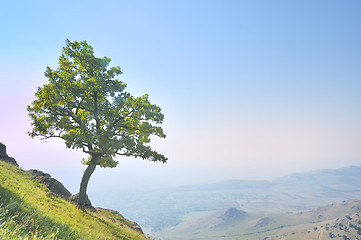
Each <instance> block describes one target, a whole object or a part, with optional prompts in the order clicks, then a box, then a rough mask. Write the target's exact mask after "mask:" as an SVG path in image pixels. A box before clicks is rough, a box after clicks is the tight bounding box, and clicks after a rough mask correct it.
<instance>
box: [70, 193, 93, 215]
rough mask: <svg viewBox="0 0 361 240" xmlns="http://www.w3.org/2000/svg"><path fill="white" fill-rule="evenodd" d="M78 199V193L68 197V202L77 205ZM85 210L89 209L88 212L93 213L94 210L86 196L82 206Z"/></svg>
mask: <svg viewBox="0 0 361 240" xmlns="http://www.w3.org/2000/svg"><path fill="white" fill-rule="evenodd" d="M78 199H79V193H77V194H74V195H71V196H70V197H69V201H71V202H73V203H75V204H77V203H78ZM84 207H85V208H87V209H89V210H90V211H92V212H95V211H96V210H95V208H94V207H93V205H92V203H91V202H90V200H89V198H88V195H86V198H85V205H84Z"/></svg>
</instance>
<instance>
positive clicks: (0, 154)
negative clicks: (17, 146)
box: [0, 143, 19, 166]
mask: <svg viewBox="0 0 361 240" xmlns="http://www.w3.org/2000/svg"><path fill="white" fill-rule="evenodd" d="M0 161H4V162H8V163H11V164H14V165H16V166H19V164H18V163H17V162H16V160H15V159H14V158H13V157H9V156H8V155H7V154H6V146H5V145H4V144H2V143H0Z"/></svg>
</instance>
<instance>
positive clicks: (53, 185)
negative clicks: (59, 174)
mask: <svg viewBox="0 0 361 240" xmlns="http://www.w3.org/2000/svg"><path fill="white" fill-rule="evenodd" d="M28 173H29V174H30V176H31V178H32V179H36V180H37V181H38V182H39V183H41V184H44V185H45V186H46V187H47V188H48V189H49V190H50V192H52V193H54V194H55V195H57V196H60V197H62V198H64V199H67V200H68V199H69V197H70V196H71V193H70V192H69V191H68V189H66V188H65V187H64V186H63V184H61V182H59V181H58V180H56V179H55V178H52V177H51V176H50V175H49V174H47V173H43V172H42V171H39V170H36V169H30V170H29V171H28Z"/></svg>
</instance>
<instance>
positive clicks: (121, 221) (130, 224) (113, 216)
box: [96, 207, 143, 234]
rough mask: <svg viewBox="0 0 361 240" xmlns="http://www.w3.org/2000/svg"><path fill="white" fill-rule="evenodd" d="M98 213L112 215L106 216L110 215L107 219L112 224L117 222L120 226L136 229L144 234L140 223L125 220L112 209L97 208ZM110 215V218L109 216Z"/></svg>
mask: <svg viewBox="0 0 361 240" xmlns="http://www.w3.org/2000/svg"><path fill="white" fill-rule="evenodd" d="M96 211H97V212H99V213H110V214H106V215H108V216H107V217H108V218H109V219H110V220H111V221H112V222H117V223H119V224H120V225H123V224H125V225H127V226H128V227H130V228H132V229H134V230H135V231H137V232H140V233H142V234H143V230H142V228H141V227H140V226H139V225H138V223H136V222H133V221H130V220H127V219H125V218H124V217H123V216H122V215H121V214H120V213H119V212H118V211H115V210H111V209H106V208H100V207H97V208H96ZM109 215H110V216H109Z"/></svg>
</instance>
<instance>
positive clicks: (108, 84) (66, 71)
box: [28, 40, 167, 167]
mask: <svg viewBox="0 0 361 240" xmlns="http://www.w3.org/2000/svg"><path fill="white" fill-rule="evenodd" d="M110 61H111V59H110V58H107V57H104V58H96V57H95V56H94V51H93V48H92V47H91V46H90V45H88V43H87V42H86V41H81V42H78V41H74V42H71V41H70V40H67V41H66V46H65V47H63V52H62V54H61V56H60V57H59V67H58V69H56V70H52V69H51V68H50V67H47V69H46V72H45V76H46V77H47V78H48V80H49V83H48V84H45V85H44V86H43V87H40V88H38V90H37V92H36V94H35V95H36V97H37V98H36V100H34V101H33V103H32V105H31V106H28V112H29V116H30V118H31V119H32V126H33V129H32V131H31V132H30V133H29V135H30V136H31V137H35V136H42V137H43V138H54V137H56V138H61V139H63V140H64V141H65V144H66V146H67V147H68V148H73V149H82V150H83V152H85V153H88V154H89V155H90V157H89V159H88V160H83V163H84V164H89V162H90V161H91V159H92V158H94V156H97V159H99V160H98V161H97V165H100V166H101V167H115V166H116V165H117V161H116V160H115V159H114V157H115V156H116V155H124V156H134V157H140V158H143V159H147V160H150V161H161V162H166V161H167V158H166V157H165V156H163V155H162V154H159V153H157V152H156V151H153V150H152V149H151V148H150V147H149V146H148V145H147V144H148V143H150V141H151V139H150V137H151V136H152V135H154V136H158V137H161V138H165V134H164V133H163V129H162V128H161V127H160V126H159V125H160V124H161V123H162V122H163V119H164V116H163V114H162V113H161V109H160V108H159V107H158V106H157V105H155V104H151V103H150V102H149V100H148V95H147V94H145V95H143V96H140V97H133V96H131V95H130V94H129V93H128V92H126V91H125V88H126V84H125V83H123V82H121V81H119V80H117V79H115V77H116V76H118V75H120V74H121V73H122V72H121V70H120V67H111V68H109V67H108V66H109V63H110Z"/></svg>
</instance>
